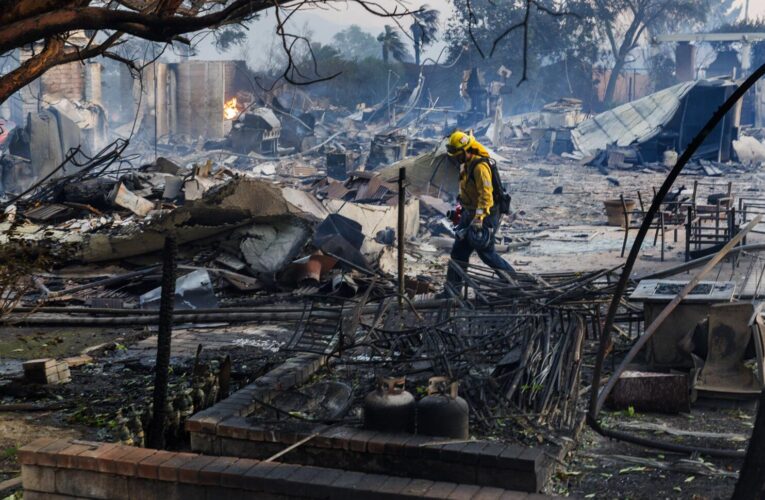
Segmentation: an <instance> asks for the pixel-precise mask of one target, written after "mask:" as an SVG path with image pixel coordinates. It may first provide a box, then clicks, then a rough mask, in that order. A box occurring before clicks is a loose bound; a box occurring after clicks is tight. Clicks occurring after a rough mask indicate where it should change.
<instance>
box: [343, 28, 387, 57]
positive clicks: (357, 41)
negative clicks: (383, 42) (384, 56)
mask: <svg viewBox="0 0 765 500" xmlns="http://www.w3.org/2000/svg"><path fill="white" fill-rule="evenodd" d="M331 47H332V48H334V49H336V50H337V51H338V54H339V56H340V57H342V58H343V59H347V60H350V61H358V60H362V59H366V58H369V57H371V58H374V57H379V54H380V46H379V45H378V44H377V41H376V40H375V37H374V36H372V34H370V33H367V32H366V31H364V30H362V29H361V28H360V27H359V26H357V25H355V24H352V25H351V26H349V27H347V28H345V29H344V30H342V31H339V32H337V33H335V36H333V37H332V45H331Z"/></svg>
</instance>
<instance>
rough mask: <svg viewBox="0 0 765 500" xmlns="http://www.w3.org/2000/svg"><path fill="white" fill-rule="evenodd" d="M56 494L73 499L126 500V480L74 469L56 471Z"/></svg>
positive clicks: (111, 475)
mask: <svg viewBox="0 0 765 500" xmlns="http://www.w3.org/2000/svg"><path fill="white" fill-rule="evenodd" d="M56 492H57V493H59V494H61V495H70V496H73V497H82V498H96V499H104V500H128V499H129V498H130V495H129V493H128V480H127V478H126V477H124V476H115V475H113V474H101V473H98V472H91V471H81V470H74V469H58V470H57V471H56Z"/></svg>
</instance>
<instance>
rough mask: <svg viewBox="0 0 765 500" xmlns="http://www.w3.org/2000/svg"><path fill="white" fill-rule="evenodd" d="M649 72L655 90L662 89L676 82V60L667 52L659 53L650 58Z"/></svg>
mask: <svg viewBox="0 0 765 500" xmlns="http://www.w3.org/2000/svg"><path fill="white" fill-rule="evenodd" d="M648 73H649V74H650V76H651V82H653V88H654V90H661V89H665V88H667V87H671V86H672V85H674V84H676V83H677V81H676V80H675V60H674V59H673V58H672V57H670V56H669V55H667V54H665V53H661V52H660V53H658V54H656V55H655V56H653V57H651V58H650V59H649V60H648Z"/></svg>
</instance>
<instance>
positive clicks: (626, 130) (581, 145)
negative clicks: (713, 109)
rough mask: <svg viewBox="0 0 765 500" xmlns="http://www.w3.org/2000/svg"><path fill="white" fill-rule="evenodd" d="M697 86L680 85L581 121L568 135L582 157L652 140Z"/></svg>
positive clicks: (694, 83) (689, 84)
mask: <svg viewBox="0 0 765 500" xmlns="http://www.w3.org/2000/svg"><path fill="white" fill-rule="evenodd" d="M697 83H698V82H684V83H679V84H677V85H673V86H672V87H669V88H666V89H664V90H661V91H659V92H656V93H654V94H651V95H647V96H645V97H643V98H641V99H638V100H636V101H632V102H628V103H627V104H622V105H621V106H617V107H616V108H614V109H611V110H608V111H605V112H603V113H600V114H599V115H596V116H594V117H592V118H590V119H589V120H585V121H583V122H582V123H580V124H579V126H578V127H576V128H575V129H574V130H573V131H572V132H571V139H572V140H573V142H574V146H575V147H576V149H578V150H579V151H581V152H583V153H584V154H593V153H595V152H597V151H600V150H604V149H606V148H607V147H608V146H610V145H616V146H620V147H624V146H629V145H630V144H633V143H642V142H645V141H647V140H649V139H651V138H653V137H654V136H656V134H658V133H659V131H660V130H661V128H662V126H664V125H666V124H667V123H668V122H669V121H670V120H671V119H672V117H673V116H674V115H675V113H676V112H677V109H678V108H679V107H680V102H681V101H682V99H683V97H685V95H686V94H688V92H690V90H691V89H692V88H693V87H694V86H695V85H696V84H697Z"/></svg>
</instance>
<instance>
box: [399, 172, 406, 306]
mask: <svg viewBox="0 0 765 500" xmlns="http://www.w3.org/2000/svg"><path fill="white" fill-rule="evenodd" d="M405 180H406V169H405V168H401V169H399V170H398V305H399V308H402V309H403V307H404V294H405V293H406V284H405V282H406V280H405V279H404V225H405V223H406V218H405V217H404V209H405V206H404V205H405V204H406V191H405V190H404V181H405Z"/></svg>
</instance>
